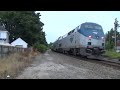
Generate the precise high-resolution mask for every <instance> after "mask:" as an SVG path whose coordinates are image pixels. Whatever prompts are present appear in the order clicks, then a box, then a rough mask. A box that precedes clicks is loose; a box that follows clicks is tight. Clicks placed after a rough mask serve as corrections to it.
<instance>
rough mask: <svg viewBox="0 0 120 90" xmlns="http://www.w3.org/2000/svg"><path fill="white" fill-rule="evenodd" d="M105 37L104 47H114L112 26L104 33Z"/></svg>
mask: <svg viewBox="0 0 120 90" xmlns="http://www.w3.org/2000/svg"><path fill="white" fill-rule="evenodd" d="M105 37H106V45H105V48H106V49H107V50H111V49H114V47H115V31H114V30H113V28H112V29H111V30H110V31H108V32H107V33H106V35H105ZM116 40H120V33H119V32H118V31H116Z"/></svg>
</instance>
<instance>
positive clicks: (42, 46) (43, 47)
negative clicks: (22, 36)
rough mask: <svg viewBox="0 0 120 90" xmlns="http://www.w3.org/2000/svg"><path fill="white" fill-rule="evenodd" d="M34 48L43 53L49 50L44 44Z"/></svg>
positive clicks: (36, 45)
mask: <svg viewBox="0 0 120 90" xmlns="http://www.w3.org/2000/svg"><path fill="white" fill-rule="evenodd" d="M33 47H34V48H35V49H37V50H38V51H39V52H42V53H43V52H45V51H46V50H47V46H45V45H43V44H35V45H34V46H33Z"/></svg>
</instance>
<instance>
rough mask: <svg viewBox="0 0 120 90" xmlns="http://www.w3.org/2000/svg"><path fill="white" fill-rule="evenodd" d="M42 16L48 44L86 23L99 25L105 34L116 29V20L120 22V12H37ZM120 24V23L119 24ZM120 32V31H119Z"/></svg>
mask: <svg viewBox="0 0 120 90" xmlns="http://www.w3.org/2000/svg"><path fill="white" fill-rule="evenodd" d="M37 12H40V14H41V17H40V18H41V19H40V20H41V21H42V22H43V23H44V24H45V25H44V27H43V31H45V33H46V39H47V42H48V43H50V42H54V41H55V40H56V39H58V37H59V36H63V35H65V34H66V33H68V32H69V31H70V30H72V29H74V28H76V27H77V26H78V25H80V24H81V23H84V22H94V23H98V24H100V25H101V26H102V27H103V30H104V33H106V32H107V31H109V30H110V29H111V28H113V27H114V20H115V18H117V19H118V21H120V11H37ZM119 23H120V22H119ZM118 31H119V32H120V29H118Z"/></svg>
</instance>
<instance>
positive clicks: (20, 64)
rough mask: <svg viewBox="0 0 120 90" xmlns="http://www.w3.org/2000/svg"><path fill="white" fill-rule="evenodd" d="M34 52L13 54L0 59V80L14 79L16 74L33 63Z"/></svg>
mask: <svg viewBox="0 0 120 90" xmlns="http://www.w3.org/2000/svg"><path fill="white" fill-rule="evenodd" d="M36 55H37V53H35V52H23V53H14V54H11V55H10V56H8V57H5V58H2V59H0V79H6V78H7V76H8V75H9V76H10V78H15V77H16V76H17V74H18V73H19V72H20V71H22V70H23V69H24V68H25V67H27V66H29V65H30V63H31V62H32V61H33V59H32V57H34V56H36Z"/></svg>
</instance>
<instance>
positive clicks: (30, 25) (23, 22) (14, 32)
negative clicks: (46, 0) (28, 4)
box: [0, 11, 47, 46]
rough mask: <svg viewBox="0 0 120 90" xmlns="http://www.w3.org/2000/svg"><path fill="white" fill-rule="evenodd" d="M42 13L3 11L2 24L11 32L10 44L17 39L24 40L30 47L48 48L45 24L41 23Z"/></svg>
mask: <svg viewBox="0 0 120 90" xmlns="http://www.w3.org/2000/svg"><path fill="white" fill-rule="evenodd" d="M40 16H41V15H40V13H35V11H1V12H0V22H2V23H3V24H4V25H5V28H6V29H7V30H8V31H9V33H10V36H9V39H10V43H11V42H12V41H14V40H15V39H17V38H19V37H20V38H22V39H23V40H24V41H26V42H27V43H28V45H29V46H36V45H40V44H42V45H45V46H47V42H46V38H45V32H43V26H44V23H42V22H41V21H40Z"/></svg>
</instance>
